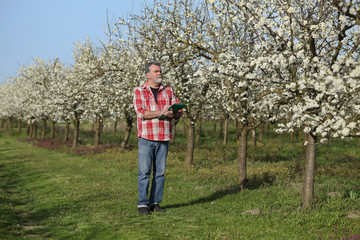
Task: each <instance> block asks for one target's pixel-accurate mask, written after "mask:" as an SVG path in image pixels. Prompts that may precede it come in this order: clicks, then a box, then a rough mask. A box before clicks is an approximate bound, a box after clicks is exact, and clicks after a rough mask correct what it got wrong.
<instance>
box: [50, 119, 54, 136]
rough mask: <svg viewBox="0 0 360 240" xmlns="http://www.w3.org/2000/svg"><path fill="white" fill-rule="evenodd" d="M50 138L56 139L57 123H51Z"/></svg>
mask: <svg viewBox="0 0 360 240" xmlns="http://www.w3.org/2000/svg"><path fill="white" fill-rule="evenodd" d="M50 137H51V139H55V121H50Z"/></svg>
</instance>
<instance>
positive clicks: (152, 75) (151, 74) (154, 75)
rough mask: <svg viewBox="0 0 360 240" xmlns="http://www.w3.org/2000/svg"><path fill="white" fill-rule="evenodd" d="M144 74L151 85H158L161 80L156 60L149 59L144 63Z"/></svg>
mask: <svg viewBox="0 0 360 240" xmlns="http://www.w3.org/2000/svg"><path fill="white" fill-rule="evenodd" d="M145 75H146V77H147V78H148V80H149V82H150V86H151V87H154V86H155V87H156V86H158V85H159V84H160V83H161V82H162V79H161V65H160V63H159V62H157V61H150V62H148V63H146V64H145Z"/></svg>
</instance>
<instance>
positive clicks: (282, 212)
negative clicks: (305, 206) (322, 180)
mask: <svg viewBox="0 0 360 240" xmlns="http://www.w3.org/2000/svg"><path fill="white" fill-rule="evenodd" d="M176 159H177V153H170V155H169V161H168V170H167V178H166V181H167V182H166V189H165V196H164V203H163V206H165V207H166V208H167V209H168V212H167V213H166V214H160V213H153V214H151V215H150V216H139V215H138V213H137V209H136V201H137V163H136V150H132V151H126V152H123V153H121V154H119V153H118V152H109V153H106V154H102V155H96V156H94V157H79V156H72V155H69V154H67V153H61V152H54V151H48V150H46V149H42V148H36V147H33V146H32V145H31V144H27V143H23V142H19V141H17V140H15V139H14V138H9V137H4V136H2V137H0V193H1V195H0V204H1V205H0V239H319V237H323V238H320V239H328V238H329V237H331V236H333V237H334V236H335V237H336V236H342V235H341V234H347V235H346V236H354V235H355V234H359V233H360V220H359V218H355V219H350V218H346V217H345V216H346V215H347V214H348V213H349V211H353V212H354V211H357V210H359V207H357V206H359V205H357V204H358V202H356V201H358V200H359V199H355V202H353V201H350V200H347V199H345V200H342V199H341V198H336V197H335V198H331V199H324V202H322V203H321V204H318V205H319V206H317V207H315V208H314V209H311V210H303V211H302V210H299V208H298V207H299V202H300V201H301V200H300V199H301V195H300V194H299V190H298V186H299V185H297V184H289V185H287V186H281V185H269V186H260V185H258V186H253V187H252V188H251V189H246V190H243V191H239V190H238V189H237V188H236V187H234V186H233V183H234V182H235V181H236V176H234V179H233V180H234V181H233V180H231V179H232V178H231V177H228V176H227V178H224V179H229V180H226V181H228V182H227V183H225V184H224V179H222V180H221V181H220V180H219V181H218V180H217V179H213V180H209V179H207V180H206V179H205V180H204V179H202V178H201V176H202V175H201V174H199V173H200V171H197V170H189V171H190V172H187V171H186V170H184V169H183V167H182V164H181V162H179V161H178V160H176ZM209 171H210V173H211V170H209ZM214 174H215V173H214ZM215 176H217V175H215ZM333 184H334V181H333V180H332V182H331V185H333ZM335 184H339V182H336V183H335ZM328 188H329V189H330V188H331V187H328ZM330 190H331V189H330ZM254 210H258V212H256V211H255V212H254ZM336 234H338V235H336ZM354 239H360V237H359V238H354Z"/></svg>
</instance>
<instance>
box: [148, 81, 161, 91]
mask: <svg viewBox="0 0 360 240" xmlns="http://www.w3.org/2000/svg"><path fill="white" fill-rule="evenodd" d="M143 88H147V89H149V90H150V85H149V80H148V81H146V83H145V84H144V85H143ZM162 89H164V85H163V84H162V83H160V87H159V91H161V90H162Z"/></svg>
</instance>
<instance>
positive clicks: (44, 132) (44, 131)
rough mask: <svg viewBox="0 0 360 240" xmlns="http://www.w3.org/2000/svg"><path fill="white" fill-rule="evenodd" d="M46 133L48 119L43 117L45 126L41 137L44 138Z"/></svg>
mask: <svg viewBox="0 0 360 240" xmlns="http://www.w3.org/2000/svg"><path fill="white" fill-rule="evenodd" d="M45 134H46V120H45V119H43V127H42V133H41V137H42V138H44V137H45Z"/></svg>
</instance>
